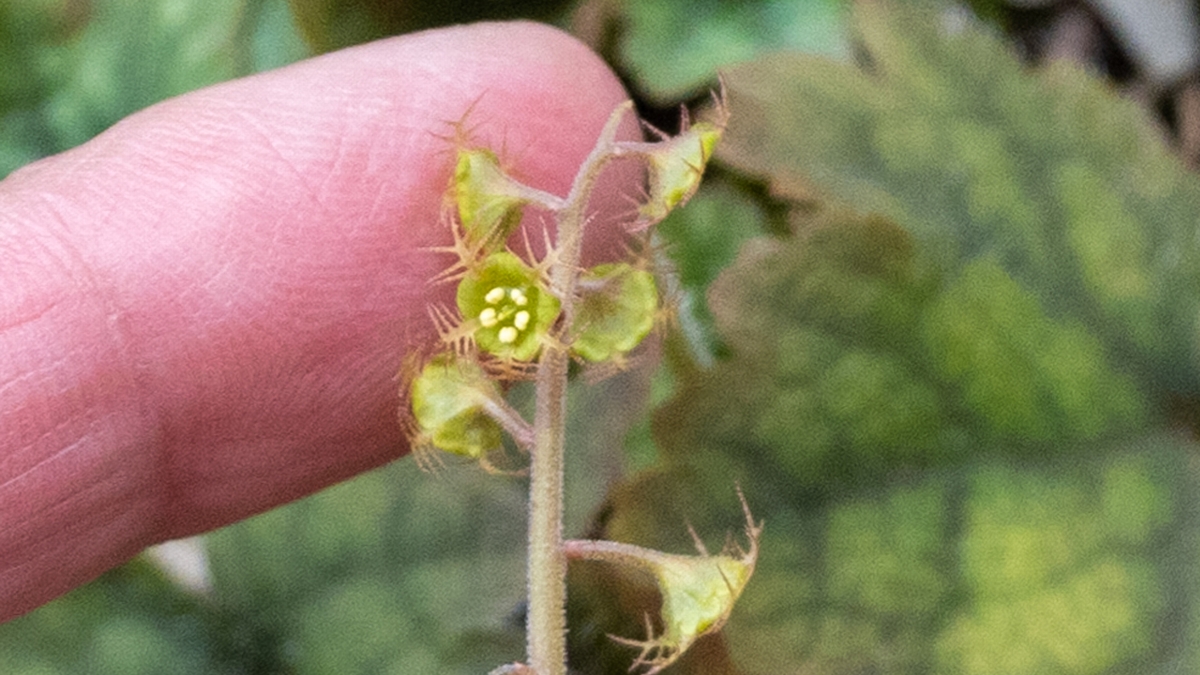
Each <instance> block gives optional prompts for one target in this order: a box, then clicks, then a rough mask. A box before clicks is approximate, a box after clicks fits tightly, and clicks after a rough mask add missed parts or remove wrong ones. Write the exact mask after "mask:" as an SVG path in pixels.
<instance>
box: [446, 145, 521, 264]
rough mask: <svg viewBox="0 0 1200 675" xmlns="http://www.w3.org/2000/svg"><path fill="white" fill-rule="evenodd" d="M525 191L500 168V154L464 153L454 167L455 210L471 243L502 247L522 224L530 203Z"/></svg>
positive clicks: (473, 150)
mask: <svg viewBox="0 0 1200 675" xmlns="http://www.w3.org/2000/svg"><path fill="white" fill-rule="evenodd" d="M523 188H524V186H522V185H521V184H520V183H517V182H516V181H514V180H513V179H512V178H510V177H509V176H508V175H507V174H505V173H504V170H503V169H501V168H500V160H499V158H498V157H496V153H494V152H492V151H491V150H487V149H466V148H464V149H461V150H459V151H458V162H457V163H456V164H455V166H454V188H453V193H454V206H455V208H456V209H457V212H458V220H459V222H460V223H461V224H462V229H463V232H464V233H465V235H466V239H467V242H468V243H470V244H471V245H472V246H483V247H485V248H493V247H497V248H498V247H502V246H504V242H505V241H506V240H507V239H508V235H510V234H512V231H513V230H514V229H516V227H517V225H519V224H520V223H521V215H522V212H523V210H524V207H525V205H526V204H527V203H528V201H529V200H528V199H527V198H526V197H525V196H524V195H523V194H522V193H523Z"/></svg>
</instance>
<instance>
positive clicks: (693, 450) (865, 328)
mask: <svg viewBox="0 0 1200 675" xmlns="http://www.w3.org/2000/svg"><path fill="white" fill-rule="evenodd" d="M981 4H983V5H986V6H987V8H988V13H989V15H995V13H996V11H997V10H996V9H995V3H981ZM461 5H462V6H459V4H454V3H451V4H447V3H444V2H443V3H434V2H411V3H386V2H381V1H372V0H347V1H344V2H338V1H335V0H292V1H291V2H285V1H284V0H220V1H219V2H211V1H207V0H206V1H204V2H201V1H200V0H159V1H156V2H151V3H146V2H134V1H133V0H94V1H92V2H86V1H82V0H80V1H69V0H40V1H39V2H29V3H15V2H10V3H2V2H0V40H2V41H3V44H4V45H5V49H3V50H0V120H2V123H0V174H3V173H7V172H8V171H10V170H12V169H14V168H16V167H18V166H20V165H21V164H23V163H25V162H28V161H30V160H32V159H34V158H36V157H40V156H44V155H46V154H50V153H53V152H57V151H59V150H62V149H65V148H67V147H70V146H72V145H75V144H77V143H80V142H82V141H84V140H86V139H87V138H89V137H91V136H92V135H94V134H95V133H97V132H98V131H100V130H102V129H103V128H105V127H106V126H108V125H109V124H111V123H112V122H114V121H115V120H117V119H119V118H120V117H121V116H123V115H125V114H128V113H129V112H132V111H133V110H136V109H138V108H140V107H143V106H145V105H147V104H149V103H152V102H153V101H156V100H159V99H162V98H165V97H167V96H171V95H174V94H177V93H180V92H183V91H187V90H189V89H192V88H196V87H199V86H203V85H206V84H209V83H212V82H216V81H220V80H223V79H228V78H231V77H237V76H239V75H243V74H246V73H250V72H254V71H256V70H261V69H265V68H270V67H274V66H277V65H281V64H284V63H287V62H290V61H292V60H296V59H298V58H302V57H303V56H306V55H308V54H311V53H315V52H317V51H324V50H328V49H333V48H337V47H340V46H344V45H348V44H353V43H356V42H361V41H363V40H366V39H371V38H374V37H379V36H382V35H387V34H392V33H397V32H404V31H408V30H415V29H419V28H424V27H428V26H431V25H437V24H440V23H445V22H447V21H451V20H469V19H478V18H495V17H511V16H527V17H536V18H540V19H544V20H553V21H557V22H559V23H560V24H562V25H564V26H567V27H569V28H570V29H571V30H574V31H575V32H576V33H577V34H579V35H581V36H583V37H584V38H586V39H589V40H591V41H592V43H593V44H594V46H596V48H597V49H598V50H599V51H601V53H602V54H604V55H605V56H606V57H607V58H608V59H609V60H610V61H611V62H612V63H613V65H614V67H615V68H616V69H617V70H618V72H619V73H621V74H622V75H623V76H624V77H625V78H626V80H627V82H628V85H629V87H630V90H631V91H632V92H634V93H635V94H636V95H637V96H638V99H639V105H640V107H641V109H642V111H643V112H644V113H645V114H646V115H647V116H648V117H650V118H651V119H653V120H655V121H656V122H659V123H664V124H670V123H671V119H672V117H673V116H674V115H675V112H674V109H675V105H676V104H677V103H678V102H680V101H685V100H689V99H698V97H703V96H704V95H705V92H706V90H707V88H708V87H709V86H710V85H711V84H712V82H713V74H714V73H715V70H716V68H718V67H721V68H722V69H723V72H724V77H725V82H726V84H727V86H728V89H729V92H730V107H731V110H732V113H733V118H732V122H731V126H730V128H729V133H728V137H727V139H726V141H725V143H724V144H723V145H722V146H721V147H720V148H719V149H718V160H719V161H718V163H717V164H716V165H715V166H714V168H713V169H712V171H711V172H710V174H711V175H710V177H709V179H708V180H707V182H706V184H705V186H704V188H703V189H702V191H701V193H700V194H699V195H697V197H696V198H695V200H693V202H692V203H691V204H690V205H689V206H688V207H687V208H686V209H684V210H683V211H681V212H679V213H677V214H676V215H674V216H672V218H671V219H670V220H668V221H667V222H665V223H664V224H663V225H662V228H661V233H662V236H663V238H664V239H665V240H666V242H667V243H668V246H667V251H668V252H669V255H670V256H671V258H672V260H673V263H674V265H675V266H676V268H677V270H678V272H679V283H680V286H681V308H680V314H681V317H680V322H679V323H680V330H679V331H677V332H676V333H674V334H672V335H671V336H669V337H668V339H667V341H666V345H665V353H666V359H665V364H664V365H663V366H662V367H661V368H660V369H659V370H658V372H657V373H656V374H655V375H654V377H653V379H652V384H651V387H650V391H649V393H648V394H647V392H646V391H645V386H646V385H645V378H644V377H640V375H639V373H630V374H626V375H622V376H620V377H617V378H614V379H611V380H607V381H605V382H604V383H602V384H601V385H600V386H598V387H594V388H586V389H583V388H581V389H580V390H578V391H575V392H574V393H573V397H574V400H573V405H574V406H576V409H580V410H583V409H586V410H589V411H602V414H600V413H598V412H593V413H591V414H588V415H579V416H576V419H575V420H574V422H573V424H574V427H573V428H572V429H571V431H570V433H571V438H572V439H573V442H572V445H571V447H572V456H571V462H572V464H571V466H570V467H569V472H570V473H569V475H568V484H569V486H570V487H569V490H570V491H571V499H572V503H571V504H570V505H569V516H568V518H569V522H568V532H569V534H572V535H582V534H600V533H601V532H602V533H604V535H605V536H607V537H608V538H612V539H616V540H620V541H629V542H633V543H639V544H644V545H649V546H654V547H658V548H663V549H664V550H672V551H679V552H686V551H688V550H689V549H690V547H691V544H690V539H689V537H688V535H687V530H686V527H685V523H689V522H690V523H692V524H693V525H695V527H696V529H697V530H698V531H699V532H700V533H701V535H702V536H705V537H706V538H707V539H708V540H709V543H710V548H715V547H716V545H717V544H718V543H719V542H718V540H717V538H718V537H719V536H721V535H722V534H723V533H724V532H727V531H737V530H738V528H739V527H740V522H739V519H740V509H739V507H738V505H737V501H736V496H735V493H734V489H733V485H734V483H735V482H736V483H739V484H740V485H741V486H742V487H743V489H744V490H745V492H746V494H747V497H748V499H749V501H750V504H751V506H752V507H753V509H754V511H755V514H756V516H758V517H759V518H763V519H765V521H766V531H765V535H764V539H763V542H762V557H761V560H760V563H759V570H758V573H757V576H756V577H755V579H754V580H753V581H752V582H751V584H750V585H749V587H748V589H747V591H746V594H745V596H744V597H743V599H742V601H741V604H740V605H739V607H738V609H737V610H736V611H735V613H734V615H733V619H732V621H731V623H730V624H729V626H728V627H727V629H726V630H725V633H724V635H722V636H718V637H715V638H713V639H707V640H704V641H702V643H701V644H699V645H697V647H696V648H695V653H694V654H693V655H691V656H690V657H689V658H686V659H685V660H684V661H682V662H681V663H680V664H678V665H677V666H675V667H673V669H672V670H671V671H670V672H674V673H689V674H695V675H701V674H702V675H716V674H727V673H746V674H748V675H749V674H754V673H762V674H766V673H796V674H800V673H804V674H810V673H823V674H824V673H828V674H842V673H847V674H849V673H897V674H899V673H914V674H915V673H938V674H942V673H945V674H951V673H966V674H972V675H985V674H990V673H996V674H998V675H999V674H1005V675H1012V674H1020V673H1039V674H1042V673H1047V674H1062V675H1093V674H1100V673H1114V674H1119V673H1169V672H1170V673H1174V672H1191V671H1194V670H1196V669H1197V668H1200V653H1197V651H1196V648H1195V647H1194V646H1193V645H1196V644H1200V598H1198V597H1197V591H1198V590H1200V586H1198V583H1200V579H1198V578H1197V575H1196V573H1195V571H1194V570H1195V569H1196V568H1197V565H1196V562H1197V559H1198V556H1200V550H1197V540H1196V532H1197V531H1198V530H1197V523H1196V522H1195V521H1196V513H1197V510H1196V508H1197V501H1196V494H1197V493H1196V485H1197V483H1196V480H1197V477H1196V475H1195V468H1194V464H1195V462H1194V457H1195V445H1194V442H1193V440H1192V432H1194V430H1195V422H1196V419H1195V414H1194V410H1195V403H1196V400H1197V394H1198V393H1200V362H1198V361H1197V358H1198V355H1197V348H1196V344H1197V343H1196V330H1197V327H1196V320H1197V318H1196V317H1197V316H1200V311H1198V310H1200V307H1198V304H1200V298H1198V293H1200V291H1198V290H1197V289H1200V283H1198V282H1200V279H1197V275H1198V274H1200V257H1198V255H1197V253H1198V252H1197V251H1196V250H1195V249H1196V246H1197V242H1196V238H1195V234H1194V231H1195V223H1197V222H1198V221H1200V183H1197V181H1196V178H1195V177H1194V176H1193V175H1192V174H1190V173H1187V172H1185V171H1184V170H1183V169H1182V168H1181V166H1180V164H1179V162H1178V161H1177V160H1176V159H1175V158H1174V157H1173V156H1172V155H1171V154H1170V153H1169V152H1168V150H1167V149H1166V148H1165V147H1164V146H1163V143H1162V142H1161V140H1160V133H1159V131H1158V129H1157V128H1156V127H1155V126H1153V125H1152V124H1151V123H1150V122H1149V121H1148V120H1147V118H1146V116H1145V113H1144V111H1143V110H1142V109H1141V108H1139V107H1137V106H1135V105H1134V104H1132V103H1130V102H1128V101H1125V100H1122V99H1120V98H1118V97H1117V96H1116V95H1115V94H1114V93H1113V92H1112V91H1111V90H1110V89H1109V88H1108V87H1107V86H1106V85H1104V84H1102V83H1100V82H1099V81H1097V80H1095V79H1093V78H1091V77H1090V76H1088V75H1086V74H1085V73H1083V72H1081V71H1079V70H1076V69H1074V68H1072V67H1069V66H1065V65H1056V66H1052V67H1048V68H1044V69H1040V70H1037V71H1031V70H1030V69H1028V68H1027V67H1025V66H1022V65H1021V64H1020V63H1019V62H1018V61H1017V60H1016V59H1015V58H1014V57H1013V56H1012V55H1011V54H1010V52H1009V50H1008V48H1007V47H1006V46H1005V45H1004V44H1003V43H1002V42H1001V41H1000V40H999V39H998V38H997V37H996V34H995V31H994V29H990V28H988V27H986V26H982V25H979V24H976V23H975V22H974V21H972V20H970V19H969V18H968V17H967V16H966V14H965V13H964V12H962V11H957V12H950V13H947V12H945V11H944V10H942V9H939V8H938V7H940V5H938V3H934V2H928V3H906V4H905V5H904V9H903V10H901V9H898V8H897V7H893V6H890V5H885V4H878V3H874V2H871V3H862V4H861V5H859V7H860V10H861V11H857V12H851V11H850V9H849V8H848V7H847V6H846V4H845V3H843V2H841V1H838V0H809V1H805V0H761V1H760V2H753V3H732V2H726V1H725V0H705V1H704V2H684V1H683V0H679V1H671V2H659V3H636V2H628V3H622V2H618V1H616V0H611V1H596V2H588V3H583V4H582V5H580V6H577V7H568V6H566V4H564V3H555V2H532V1H531V2H526V3H517V2H513V3H491V4H486V3H461ZM918 5H919V7H918ZM926 5H928V6H926ZM148 8H149V9H148ZM735 62H737V63H736V65H734V64H735ZM647 397H648V398H649V400H650V401H651V402H652V403H654V404H655V411H654V413H653V419H652V420H651V418H650V416H649V410H648V408H647V406H645V405H644V402H645V401H646V400H647ZM523 495H524V486H523V485H521V484H520V482H519V481H514V480H506V479H497V478H495V477H488V476H485V475H483V474H482V473H481V472H479V471H477V470H476V469H474V468H470V467H452V468H450V469H448V470H446V471H443V472H441V473H440V474H438V475H436V476H428V475H421V474H419V473H418V472H417V471H416V470H415V468H414V467H413V466H412V463H411V462H409V461H407V460H406V461H402V462H399V463H397V464H396V465H393V466H390V467H387V468H384V469H382V470H379V471H376V472H373V473H371V474H368V475H365V476H362V477H360V478H358V479H356V480H354V481H351V482H348V483H345V484H343V485H340V486H337V487H334V488H331V489H329V490H327V491H325V492H323V493H321V494H318V495H315V496H313V497H311V498H309V499H306V500H302V501H300V502H297V503H295V504H293V505H290V506H287V507H284V508H281V509H277V510H275V511H272V512H270V513H267V514H263V515H262V516H259V517H257V518H253V519H251V520H249V521H246V522H244V523H241V524H238V525H234V526H231V527H228V528H225V529H223V530H220V531H218V532H215V533H213V534H211V535H209V536H208V537H207V538H206V540H205V541H206V546H207V552H208V560H209V568H210V572H211V575H212V581H213V588H212V591H211V592H210V593H208V594H196V593H193V592H190V591H187V590H185V589H183V588H181V587H180V586H179V585H177V584H175V583H173V582H172V581H170V580H169V579H168V578H167V577H166V576H164V574H163V573H162V571H161V570H160V569H159V568H158V567H156V566H155V565H154V564H152V563H151V562H149V561H148V560H145V559H139V560H137V561H135V562H133V563H131V564H129V565H127V566H125V567H123V568H121V569H118V570H115V571H113V572H111V573H109V574H108V575H106V576H105V577H104V578H102V579H101V580H99V581H98V582H96V583H94V584H92V585H89V586H87V587H85V588H82V589H79V590H78V591H76V592H74V593H72V594H71V595H69V596H67V597H65V598H62V599H60V600H58V601H55V602H53V603H51V604H50V605H48V606H46V607H44V608H43V609H41V610H38V611H36V612H33V613H31V614H30V615H28V616H26V617H23V618H21V619H19V620H16V621H13V622H11V623H9V624H6V625H5V626H3V627H0V672H5V673H19V674H26V675H32V674H34V673H36V674H38V675H48V674H53V673H81V672H87V673H110V672H111V673H121V674H123V675H124V674H130V673H132V674H136V673H159V672H179V673H188V672H195V673H230V674H233V673H239V674H241V673H245V674H251V673H254V674H259V673H263V674H265V673H304V674H308V673H396V674H401V673H404V674H408V673H431V672H437V673H464V674H465V673H482V672H486V671H487V670H488V669H489V668H491V667H492V666H494V665H496V664H499V663H501V662H504V661H511V660H513V659H516V658H518V657H519V656H520V654H521V652H522V650H523V637H522V634H521V616H520V612H521V608H520V598H521V596H522V593H523V586H524V582H523V573H522V564H523V563H522V555H523V554H522V547H523V540H524V533H523V524H524V515H523V510H524V507H523ZM571 594H572V595H571V597H572V607H571V612H572V635H571V639H572V650H573V651H572V653H573V655H574V656H575V662H574V664H573V665H574V667H575V668H576V669H578V671H579V672H580V673H587V674H589V675H591V674H596V675H598V674H600V673H620V672H625V668H626V666H627V664H628V663H629V659H630V657H631V653H630V651H629V650H628V649H624V648H621V647H619V646H616V645H613V644H612V643H611V642H610V641H609V640H608V638H607V637H606V635H607V634H608V633H615V634H620V635H625V636H630V637H641V631H642V627H641V612H642V610H643V608H652V607H653V606H654V602H655V598H654V597H653V596H652V595H650V594H649V593H648V591H647V589H646V586H645V580H642V579H638V578H626V577H623V576H621V575H619V574H618V573H616V572H615V571H613V570H611V569H608V568H605V567H603V566H600V565H578V566H576V567H575V568H574V569H573V570H572V591H571Z"/></svg>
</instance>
